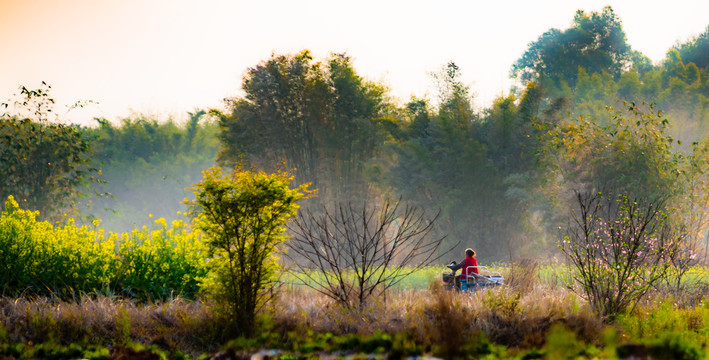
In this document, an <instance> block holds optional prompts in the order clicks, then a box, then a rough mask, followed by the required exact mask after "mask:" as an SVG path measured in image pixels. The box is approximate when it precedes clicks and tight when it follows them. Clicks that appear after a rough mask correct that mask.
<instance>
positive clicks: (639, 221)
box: [559, 192, 691, 318]
mask: <svg viewBox="0 0 709 360" xmlns="http://www.w3.org/2000/svg"><path fill="white" fill-rule="evenodd" d="M576 199H577V204H578V211H576V212H573V213H572V215H571V220H570V222H569V223H570V224H569V226H568V227H567V228H566V229H565V236H564V238H563V239H562V241H561V242H560V243H559V247H560V248H561V250H562V251H563V252H564V254H566V256H567V258H568V259H569V260H570V261H571V264H572V265H573V267H574V268H575V270H576V273H575V275H574V280H575V281H576V282H577V283H578V285H579V286H580V287H581V290H580V292H581V293H582V295H584V296H585V297H586V298H587V299H588V301H589V302H590V303H591V305H592V306H593V308H594V309H595V310H596V312H597V313H598V314H599V315H601V316H602V317H607V318H613V317H615V316H617V315H618V314H620V313H622V312H624V311H625V310H626V309H628V308H629V307H635V305H636V304H637V302H638V301H639V300H640V299H641V298H642V297H643V296H644V295H645V294H646V293H647V292H648V291H649V290H650V289H651V288H652V287H653V285H655V284H656V283H658V282H659V281H660V280H662V279H665V278H666V277H667V276H669V274H670V269H671V267H672V264H673V261H675V260H676V258H677V257H678V256H683V253H682V252H680V251H679V250H680V249H681V246H682V245H683V241H684V239H685V237H686V233H684V232H682V231H679V230H678V229H676V228H675V227H674V226H673V224H671V222H670V220H669V219H668V216H667V215H666V214H665V213H664V212H663V206H662V205H663V203H662V201H656V202H644V201H631V200H629V199H628V198H627V197H626V196H618V197H617V198H615V199H614V198H612V197H607V196H605V195H603V194H601V193H600V192H598V193H595V194H591V195H584V194H581V193H578V192H577V193H576ZM690 254H691V253H690Z"/></svg>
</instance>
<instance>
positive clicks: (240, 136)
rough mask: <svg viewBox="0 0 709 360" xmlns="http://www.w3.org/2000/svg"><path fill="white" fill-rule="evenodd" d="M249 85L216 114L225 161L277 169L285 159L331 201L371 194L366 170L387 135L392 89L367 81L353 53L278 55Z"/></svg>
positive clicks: (253, 71)
mask: <svg viewBox="0 0 709 360" xmlns="http://www.w3.org/2000/svg"><path fill="white" fill-rule="evenodd" d="M242 88H243V90H244V92H245V94H246V95H245V96H244V97H240V98H236V99H232V100H231V101H230V112H229V113H222V112H218V111H214V112H213V113H215V114H216V115H217V116H218V117H219V119H220V120H219V121H220V128H221V130H222V131H221V135H220V140H221V143H222V144H223V150H222V151H220V153H219V161H220V162H221V163H223V164H230V163H233V162H235V161H236V162H238V161H242V160H243V161H247V162H248V163H249V164H251V165H252V166H255V167H257V168H259V169H264V170H268V171H271V170H273V169H276V168H277V167H279V166H280V165H281V164H282V163H283V162H284V161H285V163H286V164H287V166H288V167H290V168H294V169H295V170H294V175H295V177H296V181H297V183H299V184H302V183H312V184H313V187H316V188H318V190H319V196H318V198H319V199H322V200H323V201H330V200H335V199H338V198H348V197H366V196H367V182H366V179H365V176H364V169H365V165H366V163H367V161H369V160H370V159H371V158H372V157H373V156H374V154H376V153H377V151H378V149H379V145H380V144H381V143H382V140H383V137H382V131H381V128H382V126H381V122H382V118H383V117H384V115H385V109H386V103H385V99H384V94H385V89H384V88H383V87H382V86H380V85H377V84H374V83H370V82H367V81H365V80H364V79H362V78H361V77H360V76H359V75H358V74H357V73H356V71H355V70H354V68H353V67H352V64H351V59H350V58H349V57H348V56H347V55H344V54H333V55H332V56H331V57H330V58H329V59H327V60H324V61H318V62H316V61H314V60H313V58H312V56H311V54H310V52H309V51H307V50H306V51H303V52H301V53H299V54H297V55H273V56H272V57H271V58H270V59H268V60H266V61H263V62H261V63H259V64H258V65H256V66H255V67H252V68H250V69H249V70H248V71H247V72H246V75H245V76H244V79H243V83H242Z"/></svg>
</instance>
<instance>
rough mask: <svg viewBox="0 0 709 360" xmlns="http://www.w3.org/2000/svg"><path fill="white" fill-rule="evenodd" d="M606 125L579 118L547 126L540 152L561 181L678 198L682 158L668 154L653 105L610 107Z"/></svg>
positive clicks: (664, 124) (664, 126) (664, 129)
mask: <svg viewBox="0 0 709 360" xmlns="http://www.w3.org/2000/svg"><path fill="white" fill-rule="evenodd" d="M610 111H611V114H612V117H611V120H610V122H609V123H608V124H607V125H599V124H597V123H596V122H593V121H589V120H587V119H584V118H581V119H579V121H564V122H562V123H560V124H559V125H557V126H555V127H552V128H551V129H550V130H549V132H548V133H547V134H546V135H545V136H546V140H545V141H546V148H545V149H543V150H544V154H545V155H546V156H547V157H546V160H547V161H548V164H549V165H550V168H551V169H553V170H555V172H554V173H551V174H552V175H551V176H550V177H553V176H556V177H557V179H561V180H562V181H564V182H567V183H570V184H576V185H572V186H577V188H578V187H579V186H580V188H582V189H586V188H588V189H599V190H604V191H606V192H611V193H613V194H624V195H627V196H629V197H631V198H638V197H643V198H646V199H656V198H660V197H669V198H672V197H673V196H677V195H678V194H680V193H681V191H682V190H683V189H682V186H683V183H682V181H678V180H680V177H679V174H680V169H681V168H682V161H683V158H682V156H681V155H680V154H678V153H675V152H674V151H673V143H674V140H673V138H672V137H671V136H670V135H669V133H668V124H669V121H668V120H667V119H666V118H664V117H663V113H662V112H661V111H655V110H654V108H653V106H652V105H650V106H647V105H646V107H645V108H642V107H639V106H636V105H635V104H634V103H626V104H625V108H624V109H622V110H615V109H613V108H611V109H610Z"/></svg>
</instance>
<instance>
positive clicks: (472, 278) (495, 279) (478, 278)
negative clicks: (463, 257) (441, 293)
mask: <svg viewBox="0 0 709 360" xmlns="http://www.w3.org/2000/svg"><path fill="white" fill-rule="evenodd" d="M455 264H456V263H455V261H453V262H451V263H450V264H448V265H447V266H448V267H450V266H451V265H455ZM473 268H476V269H478V273H479V274H475V273H473V272H472V269H473ZM456 271H457V270H451V271H450V272H444V273H443V286H444V287H445V288H446V289H449V290H453V289H456V290H458V291H464V292H473V291H475V290H478V289H482V288H491V287H496V286H500V285H503V284H504V280H505V279H504V278H503V277H502V274H500V273H499V272H497V271H491V270H489V269H488V268H487V266H468V267H467V268H466V269H465V273H467V274H470V275H462V274H461V275H460V276H459V277H458V281H456V275H455V273H456Z"/></svg>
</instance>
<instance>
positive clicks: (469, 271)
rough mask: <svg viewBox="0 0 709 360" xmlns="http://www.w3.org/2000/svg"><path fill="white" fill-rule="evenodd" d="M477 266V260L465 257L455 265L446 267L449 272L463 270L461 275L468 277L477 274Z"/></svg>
mask: <svg viewBox="0 0 709 360" xmlns="http://www.w3.org/2000/svg"><path fill="white" fill-rule="evenodd" d="M468 266H475V267H474V268H470V269H468ZM477 266H478V260H477V259H475V258H474V257H472V256H466V257H465V259H463V261H461V262H459V263H457V264H455V265H451V266H448V267H449V268H450V269H451V270H458V269H463V271H461V275H470V274H472V273H475V274H479V273H478V268H477Z"/></svg>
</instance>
